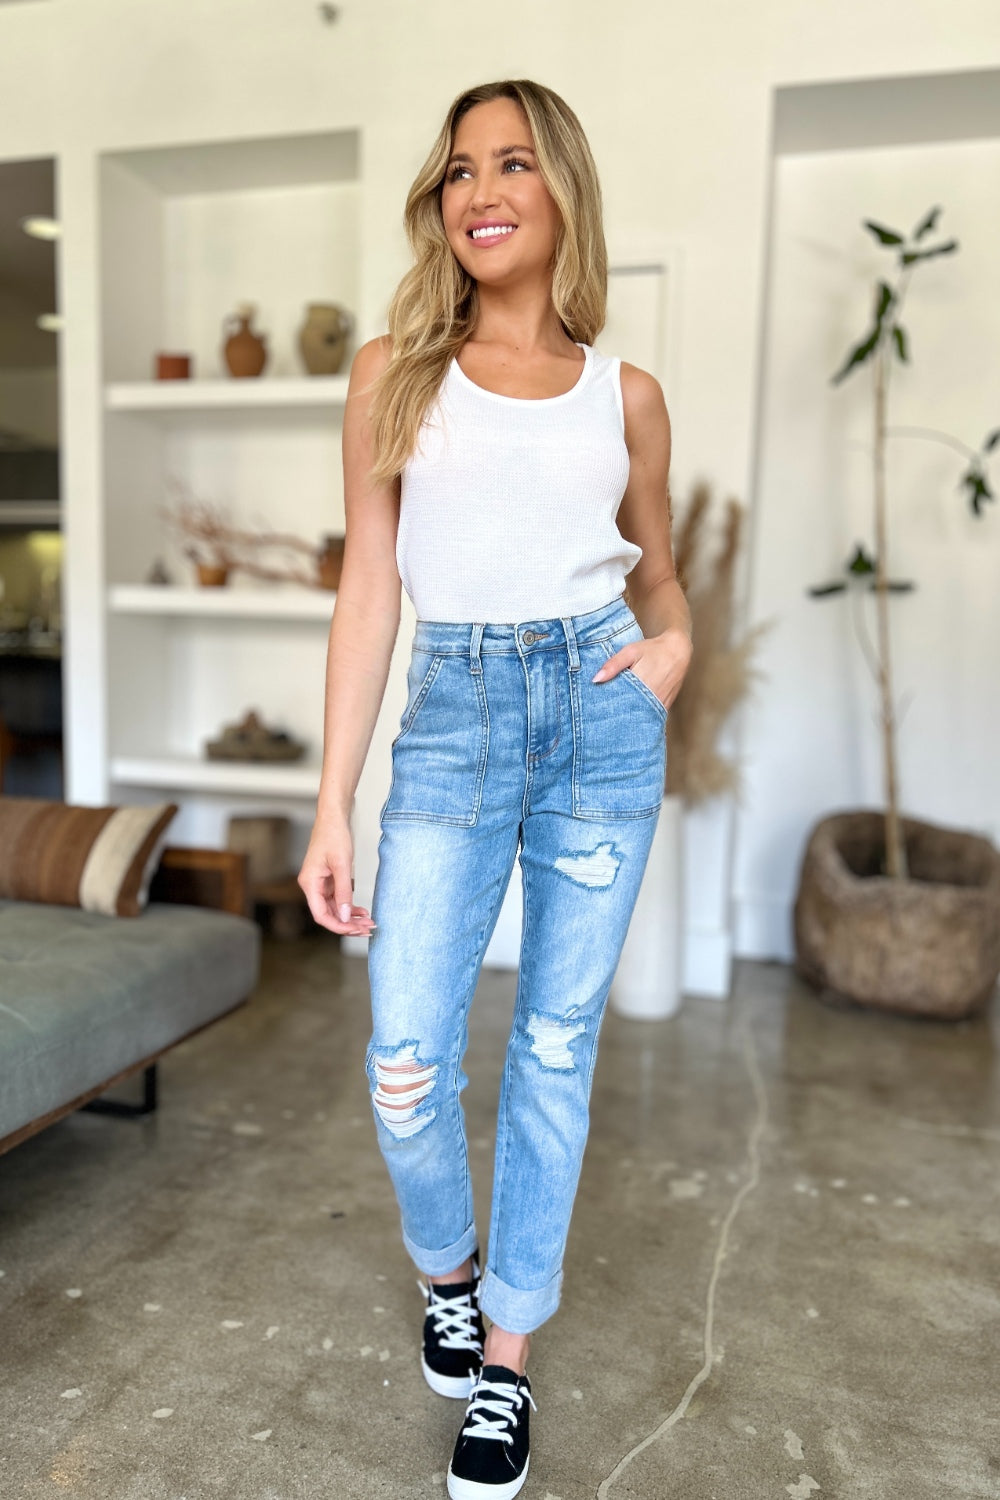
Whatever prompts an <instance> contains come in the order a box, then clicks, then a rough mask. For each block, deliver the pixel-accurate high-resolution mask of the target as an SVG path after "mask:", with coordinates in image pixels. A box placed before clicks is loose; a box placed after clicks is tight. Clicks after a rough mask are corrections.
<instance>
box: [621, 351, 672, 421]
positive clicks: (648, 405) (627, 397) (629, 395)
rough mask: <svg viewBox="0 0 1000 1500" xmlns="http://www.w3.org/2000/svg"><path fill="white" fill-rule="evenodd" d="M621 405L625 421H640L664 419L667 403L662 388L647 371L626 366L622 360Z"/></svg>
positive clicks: (633, 366) (637, 367) (635, 366)
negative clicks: (632, 418)
mask: <svg viewBox="0 0 1000 1500" xmlns="http://www.w3.org/2000/svg"><path fill="white" fill-rule="evenodd" d="M621 378H622V403H623V405H624V407H625V417H626V420H627V419H628V418H629V416H634V417H636V418H638V419H639V420H640V421H641V420H643V419H644V418H645V419H649V418H655V417H657V416H660V417H664V416H666V412H667V403H666V401H665V399H664V396H663V387H662V386H661V385H660V382H659V381H658V380H657V378H656V376H655V375H650V373H649V371H648V370H640V369H639V366H638V365H630V364H627V363H626V361H625V360H622V377H621Z"/></svg>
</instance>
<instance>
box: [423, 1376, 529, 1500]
mask: <svg viewBox="0 0 1000 1500" xmlns="http://www.w3.org/2000/svg"><path fill="white" fill-rule="evenodd" d="M420 1368H421V1369H422V1370H423V1372H424V1379H425V1380H426V1382H427V1384H428V1385H429V1386H430V1388H431V1390H432V1391H434V1392H436V1394H437V1395H439V1396H451V1397H452V1399H453V1400H455V1401H468V1399H469V1397H470V1396H471V1395H472V1392H473V1391H474V1390H475V1388H476V1381H477V1380H478V1379H479V1376H478V1375H439V1374H438V1373H437V1371H436V1370H432V1369H431V1367H430V1365H429V1364H428V1363H427V1361H426V1360H425V1359H424V1357H423V1355H422V1354H421V1356H420ZM516 1493H517V1491H516V1490H512V1491H511V1494H516Z"/></svg>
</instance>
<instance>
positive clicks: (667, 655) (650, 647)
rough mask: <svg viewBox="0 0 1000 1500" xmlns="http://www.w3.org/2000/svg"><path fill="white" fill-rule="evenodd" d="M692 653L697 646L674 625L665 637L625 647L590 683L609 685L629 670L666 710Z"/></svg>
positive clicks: (682, 679)
mask: <svg viewBox="0 0 1000 1500" xmlns="http://www.w3.org/2000/svg"><path fill="white" fill-rule="evenodd" d="M693 653H694V647H693V646H692V643H691V637H690V636H689V635H688V634H687V632H686V631H685V630H681V629H680V627H679V626H671V627H670V628H669V629H668V630H665V631H664V632H663V634H662V635H654V636H649V637H648V638H647V639H645V640H642V641H634V642H632V643H631V644H630V645H628V646H623V647H622V649H621V650H620V651H616V652H615V654H614V656H609V657H608V659H607V661H606V662H605V663H604V666H603V667H601V669H600V671H599V672H595V674H594V676H593V678H592V679H591V680H592V681H593V682H608V681H610V679H611V678H612V677H617V676H618V673H619V672H623V671H624V670H625V668H626V667H630V668H631V669H632V671H633V672H634V673H635V675H636V676H637V677H639V678H641V680H642V681H643V682H644V683H645V684H646V686H647V687H648V688H649V690H650V692H651V693H655V694H656V696H657V698H659V700H660V702H661V703H662V704H663V706H664V708H667V709H669V707H670V705H671V704H672V703H673V701H674V699H675V698H676V697H677V694H678V693H679V692H680V690H681V684H682V682H683V681H684V677H685V675H686V673H687V669H688V667H689V665H690V663H691V657H692V655H693Z"/></svg>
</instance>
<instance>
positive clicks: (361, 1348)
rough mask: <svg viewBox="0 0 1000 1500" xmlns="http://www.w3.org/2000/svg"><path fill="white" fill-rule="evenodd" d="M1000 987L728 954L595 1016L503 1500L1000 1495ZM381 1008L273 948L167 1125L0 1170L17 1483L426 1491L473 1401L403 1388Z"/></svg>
mask: <svg viewBox="0 0 1000 1500" xmlns="http://www.w3.org/2000/svg"><path fill="white" fill-rule="evenodd" d="M513 990H514V981H513V978H512V976H511V975H509V974H499V973H487V974H484V976H483V980H482V983H481V986H480V992H479V995H478V999H477V1006H476V1011H475V1016H474V1025H473V1032H472V1041H471V1046H470V1055H469V1059H468V1065H467V1066H468V1072H469V1075H470V1078H471V1085H470V1087H469V1089H468V1090H467V1092H466V1094H465V1096H464V1098H465V1102H466V1110H467V1115H468V1120H469V1133H470V1140H471V1142H472V1155H473V1160H474V1163H475V1165H476V1170H477V1173H478V1187H479V1203H480V1212H481V1219H482V1220H485V1211H484V1210H485V1205H486V1203H487V1193H488V1190H489V1175H490V1145H491V1126H492V1111H493V1110H494V1109H495V1100H496V1090H497V1084H498V1075H499V1068H500V1064H501V1059H502V1053H503V1047H504V1042H505V1036H506V1031H507V1029H508V1027H509V1023H510V1016H511V1009H512V1003H513ZM997 1009H998V1007H997V1004H996V997H994V1005H993V1007H992V1009H991V1012H990V1014H989V1015H988V1016H986V1017H981V1018H979V1019H976V1020H974V1021H970V1022H965V1023H961V1024H958V1025H949V1024H943V1023H934V1022H917V1021H910V1020H906V1019H900V1018H894V1017H889V1016H883V1015H878V1014H875V1013H868V1012H865V1011H861V1010H856V1009H846V1008H834V1007H832V1006H830V1005H828V1004H825V1003H822V1002H820V1001H818V1000H817V999H816V998H815V997H814V996H813V995H812V994H811V993H810V992H809V991H807V990H806V989H805V988H804V987H803V986H802V985H801V984H800V983H799V982H798V981H797V980H796V979H795V977H794V975H793V974H792V973H791V972H790V970H788V969H787V968H785V967H783V966H781V965H777V964H761V963H747V962H742V963H740V964H738V965H737V970H736V975H735V984H734V993H733V996H732V998H731V999H730V1000H729V1001H727V1002H719V1001H709V1000H693V999H692V1000H688V1001H686V1003H685V1005H684V1007H683V1009H682V1011H681V1012H680V1014H679V1015H678V1016H677V1017H675V1018H673V1019H672V1020H670V1021H666V1022H660V1023H655V1024H654V1023H648V1022H646V1023H636V1022H631V1021H625V1020H622V1019H621V1018H618V1017H616V1016H614V1015H612V1016H610V1017H609V1019H608V1021H607V1023H606V1027H605V1032H604V1037H603V1041H602V1048H601V1056H600V1058H599V1061H598V1066H597V1073H596V1077H595V1085H594V1112H593V1126H592V1132H591V1139H590V1145H589V1147H588V1155H587V1159H586V1162H585V1166H584V1173H583V1180H582V1183H581V1189H580V1195H579V1198H578V1202H577V1209H576V1215H575V1218H574V1222H573V1229H572V1233H571V1237H570V1243H569V1249H568V1255H567V1263H566V1283H565V1291H564V1299H563V1305H562V1307H561V1308H560V1310H559V1312H558V1313H557V1315H556V1316H555V1317H554V1318H553V1319H552V1320H551V1321H550V1322H549V1323H548V1324H547V1325H546V1326H545V1328H544V1329H542V1330H541V1331H540V1332H539V1333H538V1334H537V1335H536V1339H535V1345H534V1349H533V1351H532V1357H531V1363H530V1370H531V1374H532V1377H533V1382H534V1388H535V1394H536V1399H537V1402H538V1415H537V1417H533V1421H532V1434H533V1455H532V1466H531V1473H530V1475H529V1478H528V1482H527V1484H526V1486H525V1489H524V1490H523V1491H522V1493H523V1494H524V1495H525V1496H526V1497H527V1500H592V1497H599V1500H604V1497H613V1500H639V1497H641V1500H667V1497H670V1500H673V1497H677V1500H738V1497H744V1496H746V1497H748V1500H769V1497H772V1496H773V1497H775V1500H783V1497H785V1496H786V1495H789V1496H792V1497H793V1500H812V1497H813V1496H816V1497H818V1500H830V1497H840V1500H867V1497H872V1500H876V1497H877V1500H890V1497H893V1500H896V1497H898V1500H941V1497H947V1496H955V1497H961V1500H970V1497H979V1496H1000V1404H998V1401H997V1385H998V1375H1000V1292H998V1288H1000V1255H998V1248H1000V1247H998V1241H1000V1215H998V1206H1000V1205H998V1167H1000V1093H998V1088H997V1076H998V1075H997V1062H996V1044H997V1027H998V1018H997ZM367 1028H368V1017H367V1012H366V985H365V966H364V961H363V960H359V959H356V958H353V959H350V958H343V957H342V956H341V955H340V953H339V950H338V948H337V946H336V943H335V942H334V941H333V940H331V939H327V938H326V937H325V936H323V935H320V934H317V935H315V936H313V937H311V938H309V939H304V940H302V941H301V942H298V943H292V944H285V945H278V944H270V945H269V946H268V947H267V949H266V952H265V971H264V980H263V983H262V986H261V988H260V991H259V993H258V994H257V996H256V997H255V998H254V1000H253V1001H252V1003H251V1004H250V1005H249V1006H248V1007H246V1008H245V1009H244V1010H243V1011H242V1012H240V1013H239V1014H238V1015H237V1016H234V1017H232V1018H230V1019H229V1020H227V1021H224V1022H222V1023H221V1024H219V1025H217V1026H215V1027H213V1028H211V1029H210V1030H209V1031H207V1032H205V1033H204V1034H203V1035H201V1036H199V1037H196V1038H193V1039H192V1040H190V1041H189V1042H187V1043H185V1044H184V1045H183V1046H181V1047H180V1048H178V1049H176V1050H175V1051H174V1052H173V1053H172V1054H170V1055H169V1056H168V1057H167V1058H166V1059H165V1060H164V1062H163V1063H162V1064H161V1073H162V1078H161V1091H162V1100H161V1106H160V1109H159V1112H158V1114H157V1116H156V1117H155V1118H147V1119H145V1120H142V1121H134V1120H133V1121H127V1120H119V1119H114V1118H112V1117H108V1116H99V1115H95V1114H77V1115H76V1116H74V1117H72V1118H70V1119H68V1120H66V1121H64V1122H62V1123H60V1124H58V1125H56V1126H53V1127H52V1128H50V1129H49V1130H47V1131H45V1132H44V1133H43V1134H41V1135H39V1136H37V1137H35V1138H34V1139H33V1140H31V1141H29V1142H27V1143H26V1144H24V1145H22V1146H21V1147H19V1148H18V1149H17V1150H15V1151H13V1152H11V1153H10V1154H9V1155H7V1156H5V1157H2V1158H0V1271H2V1273H3V1274H2V1278H0V1360H2V1365H0V1370H2V1380H0V1496H2V1497H3V1500H15V1497H22V1496H23V1497H30V1500H47V1497H50V1496H51V1497H55V1496H70V1497H80V1500H205V1497H210V1496H211V1497H215V1496H218V1497H225V1500H243V1497H246V1500H327V1497H330V1500H369V1497H372V1500H374V1497H393V1500H410V1497H418V1496H427V1497H429V1500H433V1497H435V1496H441V1495H443V1494H444V1471H445V1469H446V1467H447V1463H448V1459H449V1457H450V1453H451V1447H452V1443H453V1441H454V1437H455V1434H456V1431H457V1426H458V1423H459V1420H460V1417H461V1413H462V1407H461V1405H460V1404H458V1403H454V1402H449V1401H445V1400H442V1399H441V1398H440V1397H437V1396H434V1395H433V1394H432V1393H431V1392H430V1391H429V1390H428V1389H427V1388H426V1386H425V1385H424V1383H423V1380H422V1378H421V1375H420V1371H419V1367H418V1363H417V1355H416V1349H417V1340H418V1334H419V1327H420V1318H421V1311H422V1307H423V1303H422V1299H421V1297H420V1294H419V1292H418V1291H417V1287H416V1285H415V1272H414V1271H413V1269H412V1267H411V1266H410V1263H409V1261H408V1260H407V1258H406V1257H405V1255H404V1253H403V1251H402V1249H401V1246H400V1242H399V1234H398V1217H397V1213H396V1208H395V1203H394V1200H393V1198H392V1196H391V1193H390V1189H389V1185H388V1179H387V1177H386V1176H385V1173H384V1170H383V1167H382V1162H381V1158H380V1157H379V1155H378V1152H377V1148H376V1145H375V1140H374V1132H373V1129H372V1125H371V1121H370V1115H369V1105H368V1098H367V1089H366V1081H365V1078H364V1075H363V1073H362V1070H361V1065H360V1058H361V1054H362V1053H363V1049H364V1044H365V1041H366V1039H367Z"/></svg>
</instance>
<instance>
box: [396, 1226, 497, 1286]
mask: <svg viewBox="0 0 1000 1500" xmlns="http://www.w3.org/2000/svg"><path fill="white" fill-rule="evenodd" d="M403 1244H404V1246H405V1247H406V1249H407V1251H408V1252H409V1255H410V1259H411V1260H412V1261H413V1264H414V1265H415V1266H416V1268H417V1270H418V1271H423V1273H424V1275H425V1276H447V1274H448V1272H449V1271H455V1270H457V1269H458V1267H459V1266H460V1265H462V1264H463V1262H465V1261H467V1260H468V1259H469V1256H470V1255H471V1254H472V1253H473V1251H474V1250H475V1249H476V1247H477V1245H478V1244H479V1237H478V1235H477V1234H476V1226H475V1224H470V1225H469V1227H468V1229H467V1230H466V1231H465V1233H464V1234H463V1235H462V1238H461V1239H460V1240H456V1241H455V1243H454V1244H453V1245H448V1246H447V1247H446V1248H445V1249H444V1250H425V1249H424V1248H423V1246H422V1245H415V1244H414V1243H413V1241H412V1240H411V1239H410V1237H409V1235H408V1234H407V1233H406V1230H405V1229H404V1231H403Z"/></svg>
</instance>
